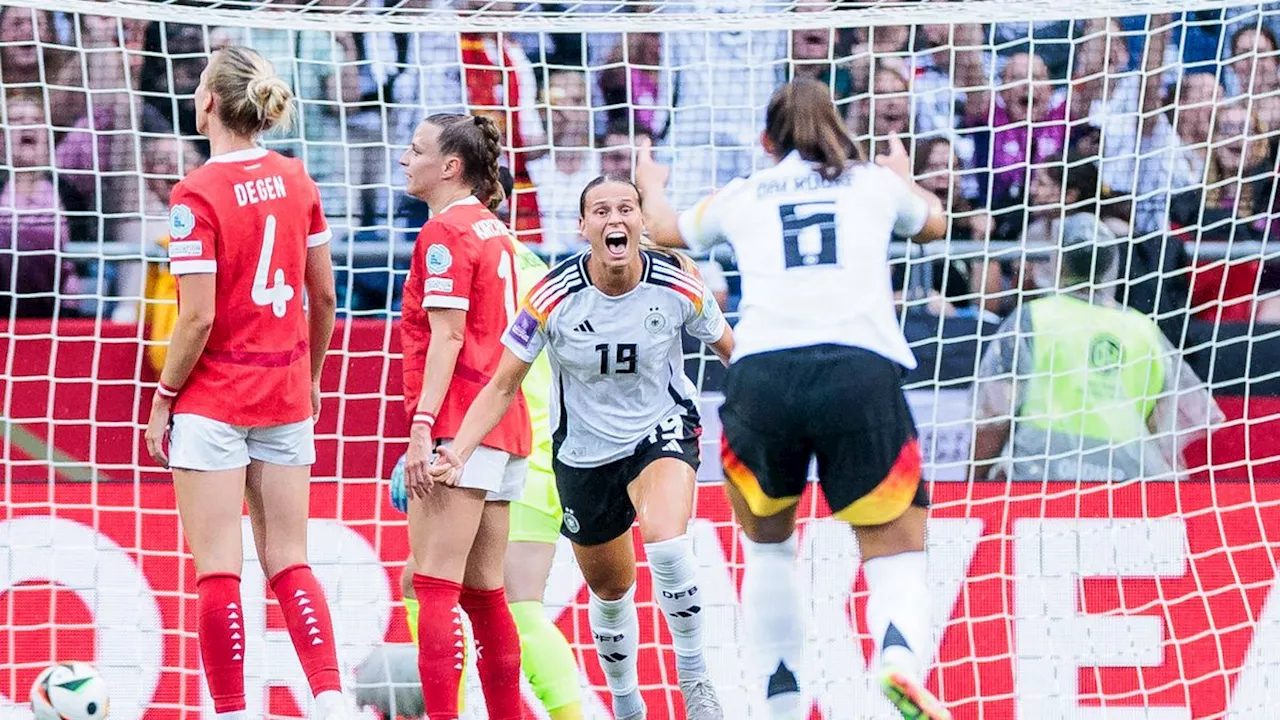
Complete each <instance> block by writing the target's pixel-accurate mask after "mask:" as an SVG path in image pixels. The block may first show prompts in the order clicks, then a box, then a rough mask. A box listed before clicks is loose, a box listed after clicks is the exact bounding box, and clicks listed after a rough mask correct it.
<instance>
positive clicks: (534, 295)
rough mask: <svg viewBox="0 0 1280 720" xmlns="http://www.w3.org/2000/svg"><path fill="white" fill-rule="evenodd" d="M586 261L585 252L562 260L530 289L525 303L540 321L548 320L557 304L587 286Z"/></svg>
mask: <svg viewBox="0 0 1280 720" xmlns="http://www.w3.org/2000/svg"><path fill="white" fill-rule="evenodd" d="M585 263H586V254H585V253H580V254H578V255H573V256H570V257H568V258H566V259H564V260H561V261H560V262H559V263H556V265H555V267H553V268H551V270H549V271H548V272H547V274H546V275H543V276H542V279H541V280H539V281H538V282H537V283H536V284H535V285H534V286H533V287H532V288H530V289H529V293H528V295H526V296H525V298H526V300H525V303H526V305H527V306H528V308H529V310H530V311H531V312H532V313H533V314H534V315H535V316H537V318H538V319H539V320H540V321H542V322H546V320H547V318H548V317H550V316H551V312H552V311H553V310H555V309H556V307H557V306H559V305H560V304H561V303H562V302H564V301H565V300H566V299H568V298H569V297H571V296H573V295H574V294H575V293H578V292H580V291H582V290H583V289H585V288H586V287H587V285H588V283H587V271H586V268H585V267H584V265H585Z"/></svg>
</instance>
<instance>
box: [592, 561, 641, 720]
mask: <svg viewBox="0 0 1280 720" xmlns="http://www.w3.org/2000/svg"><path fill="white" fill-rule="evenodd" d="M588 595H590V598H591V599H590V601H589V603H588V605H587V618H588V619H589V621H590V623H591V636H592V637H593V638H595V642H596V654H597V655H598V656H599V659H600V669H601V670H603V671H604V678H605V681H606V682H607V683H608V685H609V692H610V693H611V694H612V695H613V714H614V715H616V716H617V717H627V716H630V715H636V714H638V713H640V712H641V711H643V709H644V702H643V701H642V700H641V699H640V675H639V674H638V673H637V672H636V656H637V655H638V654H639V651H640V616H639V615H637V614H636V587H635V585H632V586H631V589H630V590H627V594H626V595H623V596H622V597H620V598H618V599H617V600H601V599H600V598H598V597H596V594H595V593H593V592H588Z"/></svg>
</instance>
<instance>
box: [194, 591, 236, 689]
mask: <svg viewBox="0 0 1280 720" xmlns="http://www.w3.org/2000/svg"><path fill="white" fill-rule="evenodd" d="M196 617H197V618H198V619H197V624H196V632H197V634H198V637H199V638H200V662H201V663H203V664H204V679H205V682H206V683H208V685H209V695H210V696H211V697H212V698H213V709H214V712H218V713H228V712H236V711H241V710H244V709H245V705H244V654H245V653H244V646H245V642H244V638H245V631H244V608H243V605H242V604H241V602H240V576H239V575H233V574H231V573H210V574H208V575H202V576H201V577H200V578H199V579H197V580H196Z"/></svg>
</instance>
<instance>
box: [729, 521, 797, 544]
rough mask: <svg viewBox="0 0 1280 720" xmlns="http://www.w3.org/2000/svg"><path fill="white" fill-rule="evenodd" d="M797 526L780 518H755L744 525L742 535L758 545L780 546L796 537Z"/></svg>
mask: <svg viewBox="0 0 1280 720" xmlns="http://www.w3.org/2000/svg"><path fill="white" fill-rule="evenodd" d="M795 531H796V528H795V524H794V523H792V522H785V521H782V520H781V519H779V518H755V519H754V521H753V522H743V523H742V534H743V535H745V536H747V539H748V540H750V541H751V542H753V543H756V544H757V545H780V544H782V543H785V542H787V541H788V540H790V539H791V538H792V537H794V536H795Z"/></svg>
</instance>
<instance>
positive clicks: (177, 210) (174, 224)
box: [169, 204, 196, 257]
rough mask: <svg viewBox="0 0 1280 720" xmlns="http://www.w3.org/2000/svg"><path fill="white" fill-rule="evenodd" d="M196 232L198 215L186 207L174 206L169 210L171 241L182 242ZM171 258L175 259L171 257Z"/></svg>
mask: <svg viewBox="0 0 1280 720" xmlns="http://www.w3.org/2000/svg"><path fill="white" fill-rule="evenodd" d="M195 230H196V214H195V213H193V212H191V208H189V207H187V206H186V205H181V204H179V205H174V206H173V208H171V209H170V210H169V239H171V240H181V239H182V238H184V237H187V236H189V235H191V233H193V232H195ZM169 257H173V255H170V256H169Z"/></svg>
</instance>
